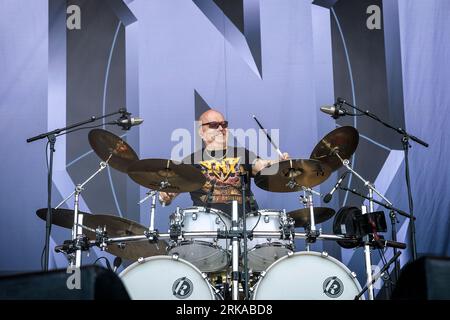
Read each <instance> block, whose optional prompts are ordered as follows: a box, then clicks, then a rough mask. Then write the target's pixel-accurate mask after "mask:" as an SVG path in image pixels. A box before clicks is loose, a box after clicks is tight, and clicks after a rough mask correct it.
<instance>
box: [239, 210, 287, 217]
mask: <svg viewBox="0 0 450 320" xmlns="http://www.w3.org/2000/svg"><path fill="white" fill-rule="evenodd" d="M282 213H283V210H278V209H260V210H257V211H252V212H249V213H247V217H250V216H254V217H257V216H259V215H265V216H279V215H280V214H282Z"/></svg>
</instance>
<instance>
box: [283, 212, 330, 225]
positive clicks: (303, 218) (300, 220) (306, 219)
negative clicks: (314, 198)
mask: <svg viewBox="0 0 450 320" xmlns="http://www.w3.org/2000/svg"><path fill="white" fill-rule="evenodd" d="M335 213H336V212H335V211H334V210H333V209H331V208H326V207H315V208H314V222H315V223H316V224H318V223H322V222H324V221H327V220H328V219H330V218H331V217H332V216H334V214H335ZM287 215H288V217H291V218H292V219H294V220H295V227H296V228H298V227H305V226H307V225H308V224H310V222H311V213H310V211H309V208H303V209H299V210H294V211H291V212H288V213H287Z"/></svg>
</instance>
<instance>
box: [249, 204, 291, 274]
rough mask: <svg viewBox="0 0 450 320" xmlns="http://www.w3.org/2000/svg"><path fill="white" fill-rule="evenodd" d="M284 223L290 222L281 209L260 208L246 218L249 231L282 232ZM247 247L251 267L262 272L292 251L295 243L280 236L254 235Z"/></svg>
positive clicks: (254, 270)
mask: <svg viewBox="0 0 450 320" xmlns="http://www.w3.org/2000/svg"><path fill="white" fill-rule="evenodd" d="M284 223H288V220H287V217H286V213H285V212H284V211H280V210H270V209H265V210H259V211H257V212H252V213H249V214H248V215H247V219H246V226H247V230H249V231H263V232H264V231H277V232H280V230H281V229H282V226H283V224H284ZM241 227H242V222H241ZM242 243H243V242H242ZM247 249H248V250H247V252H248V254H247V257H248V267H249V269H251V270H253V272H261V271H264V270H266V269H267V268H268V267H269V266H270V265H271V264H272V263H274V262H275V261H277V260H278V259H279V258H282V257H284V256H286V255H288V254H289V253H292V251H293V250H294V244H293V242H292V241H290V240H281V239H279V237H277V238H273V239H272V238H258V237H254V238H253V240H248V242H247Z"/></svg>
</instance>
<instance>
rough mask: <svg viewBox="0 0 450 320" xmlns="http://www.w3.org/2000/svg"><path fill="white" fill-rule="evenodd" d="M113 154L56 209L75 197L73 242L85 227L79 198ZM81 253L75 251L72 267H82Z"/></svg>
mask: <svg viewBox="0 0 450 320" xmlns="http://www.w3.org/2000/svg"><path fill="white" fill-rule="evenodd" d="M112 155H113V154H112V153H111V154H110V155H109V157H108V159H106V161H101V162H100V168H99V169H98V170H97V171H96V172H95V173H93V174H92V175H91V176H90V177H89V178H87V179H86V181H84V182H83V183H82V184H77V185H76V187H75V190H74V191H73V192H72V193H71V194H70V195H68V196H67V197H66V198H65V199H64V200H63V201H61V202H60V203H59V204H58V205H57V206H56V208H55V209H58V208H59V207H60V206H62V205H63V204H64V203H65V202H66V201H67V200H69V199H70V198H71V197H72V196H74V214H73V228H72V241H77V239H79V237H80V236H81V235H82V227H81V225H83V219H82V216H81V219H80V217H79V214H78V211H79V198H80V194H81V192H82V191H83V190H84V186H85V185H86V184H87V183H89V182H90V181H91V180H92V179H93V178H94V177H95V176H97V175H98V174H99V173H100V172H102V171H103V170H104V169H105V168H106V167H108V162H109V160H110V159H111V157H112ZM81 251H82V249H81V248H79V249H77V250H76V251H75V253H74V255H75V256H74V257H73V259H70V266H71V267H75V268H79V267H81Z"/></svg>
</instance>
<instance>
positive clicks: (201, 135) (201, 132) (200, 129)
mask: <svg viewBox="0 0 450 320" xmlns="http://www.w3.org/2000/svg"><path fill="white" fill-rule="evenodd" d="M198 135H199V136H200V138H202V139H203V126H202V125H200V126H199V127H198Z"/></svg>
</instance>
